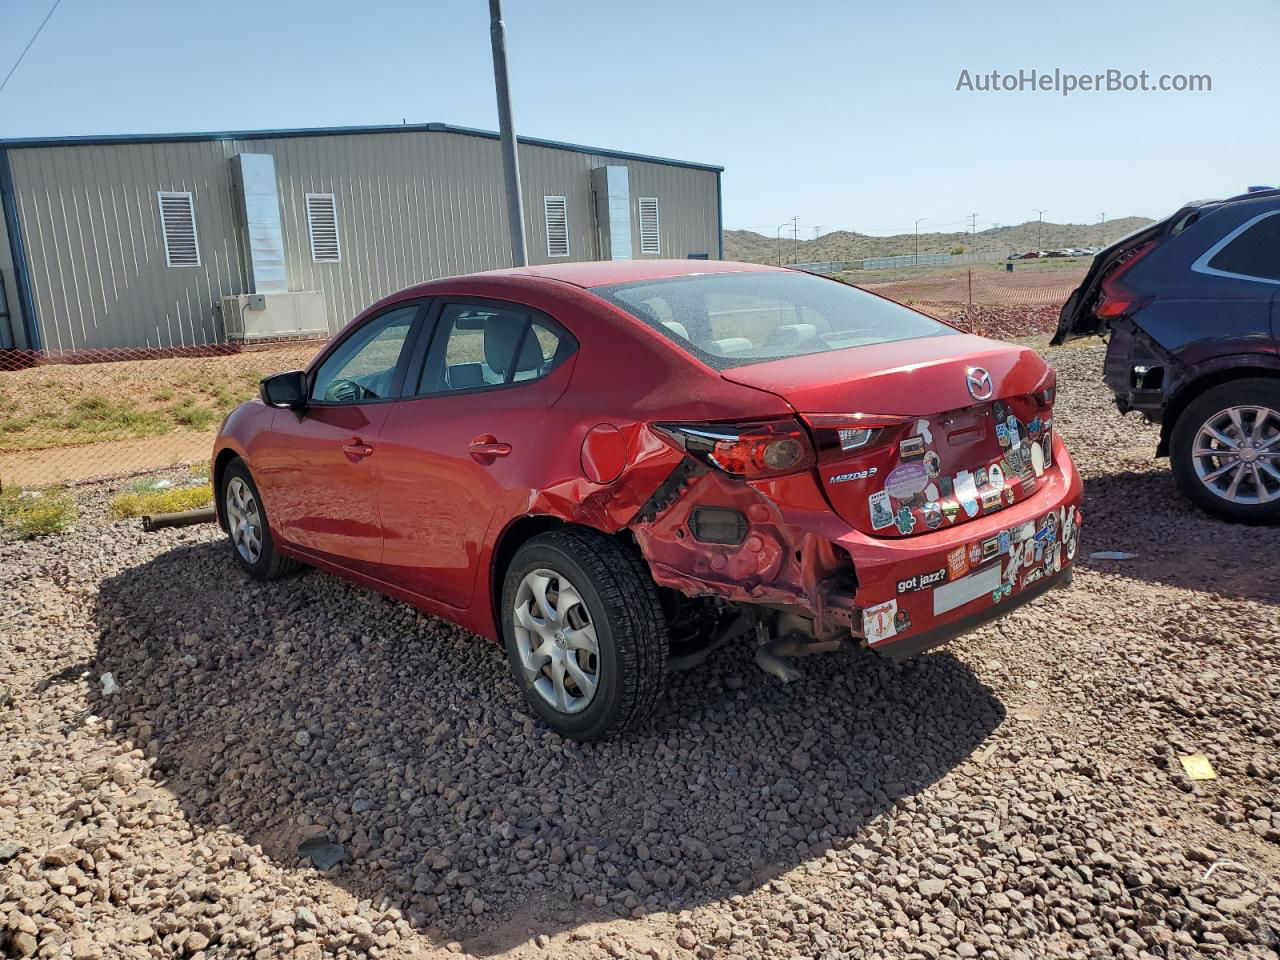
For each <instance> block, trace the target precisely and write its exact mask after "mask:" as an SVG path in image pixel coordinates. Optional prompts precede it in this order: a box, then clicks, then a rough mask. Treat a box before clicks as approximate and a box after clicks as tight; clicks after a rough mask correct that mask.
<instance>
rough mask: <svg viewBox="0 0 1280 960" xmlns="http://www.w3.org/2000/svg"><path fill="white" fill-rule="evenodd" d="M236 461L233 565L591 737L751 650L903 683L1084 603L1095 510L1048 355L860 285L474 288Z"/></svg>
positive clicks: (314, 379)
mask: <svg viewBox="0 0 1280 960" xmlns="http://www.w3.org/2000/svg"><path fill="white" fill-rule="evenodd" d="M261 394H262V395H261V398H260V399H257V400H254V401H252V402H249V403H246V404H243V405H242V406H240V407H239V408H238V409H236V410H235V411H234V412H233V413H232V414H231V416H230V417H229V418H228V419H227V421H226V422H225V423H224V424H223V426H222V429H221V430H220V432H219V436H218V439H217V442H216V445H215V449H214V456H213V479H214V484H215V490H217V491H218V497H217V509H218V518H219V521H220V523H221V524H222V526H223V528H224V529H225V530H226V531H227V533H228V535H229V537H230V539H231V542H232V544H233V546H234V552H235V557H236V559H237V560H238V562H239V563H240V565H241V566H242V567H243V568H244V569H245V570H246V571H248V573H250V574H251V575H253V576H255V577H259V578H264V579H265V578H271V577H276V576H280V575H283V574H285V573H287V572H290V571H292V570H294V569H296V568H297V567H298V566H299V564H309V565H314V566H317V567H321V568H324V569H327V570H330V571H333V572H335V573H338V574H340V575H342V576H344V577H347V578H349V579H351V580H354V581H356V582H358V583H361V584H363V585H366V586H368V587H371V588H373V589H375V590H379V591H382V592H383V593H386V594H389V595H390V596H393V597H396V598H398V599H401V600H404V601H406V602H408V603H410V604H413V605H414V606H416V607H418V608H420V609H422V610H424V611H426V612H428V613H431V614H435V615H437V616H440V617H443V618H446V619H448V620H451V621H453V622H455V623H457V624H460V625H462V626H463V627H466V628H467V629H469V630H471V631H474V632H475V633H478V634H480V635H482V636H485V637H488V638H491V639H494V640H498V641H500V642H501V643H503V644H504V645H505V648H506V652H507V656H508V658H509V660H510V662H511V668H512V673H513V675H514V677H515V680H516V682H517V683H518V684H519V686H520V688H521V690H522V691H523V693H524V695H525V696H526V697H527V698H528V701H529V703H530V705H531V706H532V708H533V710H534V711H535V712H536V713H537V714H538V715H539V716H540V717H541V718H542V719H543V720H544V721H546V722H547V723H548V724H549V725H550V726H552V727H554V728H555V729H556V730H558V731H560V732H561V733H562V734H564V735H565V736H569V737H573V738H576V739H598V738H602V737H606V736H609V735H611V734H614V733H617V732H619V731H621V730H623V729H625V728H627V727H629V726H632V725H634V724H635V723H637V722H638V721H640V720H641V719H642V718H643V717H644V716H645V715H646V713H647V712H648V711H649V710H650V708H651V707H652V706H653V705H654V703H655V702H656V699H657V697H658V695H659V691H660V687H661V684H662V682H663V678H664V676H665V674H666V673H667V671H668V670H670V669H682V668H687V667H689V666H691V665H693V664H696V663H697V662H699V661H700V660H701V659H703V658H705V657H706V656H707V655H708V654H709V653H710V652H711V651H712V650H714V649H715V648H717V647H719V646H721V645H723V644H725V643H729V642H742V643H752V644H754V645H755V657H756V661H757V662H758V663H759V664H760V665H761V666H762V667H764V668H765V669H766V670H768V671H770V672H771V673H773V674H775V675H776V676H778V677H779V678H781V679H782V680H784V681H785V680H790V679H793V678H794V677H795V676H797V675H798V672H797V670H796V668H795V667H794V666H793V665H792V662H791V660H790V658H791V657H792V656H795V655H798V654H803V653H813V652H821V651H831V650H837V649H840V648H841V647H844V646H846V645H850V644H865V645H867V646H870V647H871V648H873V649H875V650H878V651H882V652H883V653H885V654H887V655H889V656H892V657H895V658H902V657H906V656H910V655H912V654H914V653H918V652H920V651H922V650H926V649H928V648H930V647H933V646H936V645H937V644H940V643H943V642H945V641H947V640H949V639H951V638H953V637H955V636H957V635H959V634H960V633H963V632H965V631H967V630H970V629H972V628H974V627H976V626H978V625H980V624H982V623H985V622H987V621H989V620H991V619H993V618H995V617H998V616H1001V615H1002V614H1004V613H1007V612H1008V611H1009V610H1011V609H1013V608H1014V607H1015V606H1017V605H1019V604H1021V603H1024V602H1026V601H1028V600H1031V599H1033V598H1035V597H1036V596H1038V595H1039V594H1041V593H1043V592H1045V591H1047V590H1049V589H1051V588H1053V587H1057V586H1063V585H1066V584H1067V583H1068V582H1069V581H1070V577H1071V566H1070V564H1071V561H1072V559H1073V558H1074V556H1075V553H1076V544H1077V531H1078V528H1079V525H1080V522H1081V516H1080V511H1079V503H1080V494H1081V485H1080V478H1079V476H1078V475H1077V473H1076V471H1075V468H1074V466H1073V465H1072V462H1071V458H1070V456H1069V455H1068V453H1067V451H1066V449H1065V447H1064V446H1063V444H1062V441H1061V439H1060V438H1059V437H1058V435H1057V433H1056V431H1055V430H1054V429H1053V404H1054V394H1055V377H1054V372H1053V370H1052V368H1050V367H1049V366H1048V365H1047V364H1046V363H1045V362H1044V360H1043V359H1042V358H1041V357H1040V356H1039V355H1038V354H1037V353H1036V352H1035V351H1034V350H1030V349H1027V348H1023V347H1018V346H1013V345H1010V344H1005V343H999V342H995V341H991V340H986V339H983V338H981V337H976V336H970V335H966V334H963V333H960V332H959V331H957V330H955V329H954V328H952V327H949V326H947V325H946V324H943V323H940V322H938V321H936V320H933V319H931V318H929V317H926V316H924V315H922V314H919V313H917V312H915V311H913V310H910V309H908V308H907V307H904V306H901V305H899V304H897V303H894V302H892V301H889V300H886V299H884V298H882V297H878V296H875V295H874V294H871V293H868V292H866V291H863V290H859V289H858V288H856V287H852V286H849V285H847V284H844V283H840V282H838V281H834V280H830V279H825V278H821V277H815V276H810V275H808V274H803V273H798V272H794V271H791V270H783V269H775V268H772V267H764V266H757V265H751V264H737V263H719V262H703V261H620V262H606V263H574V264H565V265H559V266H547V267H530V268H522V269H514V270H503V271H497V272H493V273H486V274H477V275H472V276H465V277H454V278H449V279H444V280H437V281H433V282H430V283H424V284H422V285H420V286H416V287H412V288H410V289H408V290H404V291H402V292H400V293H398V294H395V295H394V296H391V297H389V298H387V299H385V300H383V301H381V302H380V303H378V304H376V305H374V306H373V307H371V308H370V309H369V310H367V311H366V312H365V313H363V314H362V315H361V316H359V317H357V318H356V319H355V320H354V321H352V322H351V323H350V324H348V325H347V327H346V328H345V329H343V330H342V331H341V332H340V333H339V334H338V335H337V336H335V337H333V338H332V340H331V341H330V342H329V343H327V344H326V345H325V347H324V349H323V350H322V351H321V352H320V354H319V356H317V357H316V359H315V360H314V361H313V362H312V363H311V365H310V366H309V367H308V368H307V369H306V370H305V371H295V372H292V373H284V374H278V375H276V376H273V377H269V378H267V379H266V380H264V381H263V383H262V390H261Z"/></svg>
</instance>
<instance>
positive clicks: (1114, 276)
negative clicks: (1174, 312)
mask: <svg viewBox="0 0 1280 960" xmlns="http://www.w3.org/2000/svg"><path fill="white" fill-rule="evenodd" d="M1157 243H1158V241H1156V240H1148V241H1147V242H1146V243H1144V244H1141V245H1140V246H1137V247H1134V248H1133V249H1132V250H1130V251H1129V252H1128V253H1127V254H1125V255H1124V257H1123V258H1122V259H1120V260H1118V261H1116V264H1115V266H1113V267H1112V268H1111V272H1110V273H1108V274H1107V275H1106V277H1105V278H1103V281H1102V291H1101V293H1100V294H1099V296H1098V303H1097V305H1096V306H1095V307H1094V308H1093V314H1094V316H1096V317H1102V318H1104V319H1107V320H1110V319H1113V318H1115V317H1118V316H1121V315H1122V314H1126V313H1133V312H1134V311H1135V310H1139V309H1141V308H1142V307H1145V306H1146V305H1147V304H1148V303H1150V302H1151V297H1150V296H1149V295H1148V294H1145V293H1143V292H1142V291H1141V290H1135V289H1134V288H1133V287H1131V286H1129V285H1128V284H1126V283H1125V282H1124V280H1123V278H1124V275H1125V274H1126V273H1128V272H1129V271H1130V270H1131V269H1133V266H1134V264H1136V263H1137V262H1138V261H1139V260H1141V259H1142V258H1143V257H1145V256H1146V255H1147V254H1148V253H1150V252H1151V251H1152V250H1154V249H1155V248H1156V244H1157Z"/></svg>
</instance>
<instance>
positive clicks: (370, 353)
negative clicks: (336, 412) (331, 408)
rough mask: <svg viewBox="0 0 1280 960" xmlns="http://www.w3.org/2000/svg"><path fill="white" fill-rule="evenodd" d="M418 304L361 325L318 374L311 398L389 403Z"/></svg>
mask: <svg viewBox="0 0 1280 960" xmlns="http://www.w3.org/2000/svg"><path fill="white" fill-rule="evenodd" d="M417 313H418V305H417V304H416V303H415V304H412V305H410V306H405V307H396V308H395V309H392V310H388V311H387V312H386V313H383V314H380V315H379V316H376V317H374V318H373V319H372V320H369V321H368V322H366V323H364V324H362V325H361V326H360V327H359V328H357V329H356V330H355V331H354V332H353V333H352V334H351V335H350V336H348V337H347V339H345V340H343V341H342V343H340V344H339V345H338V347H337V348H336V349H335V350H334V351H333V353H331V354H329V356H328V357H327V358H326V359H325V361H324V363H322V364H320V369H319V370H317V371H316V377H315V381H314V382H313V383H312V385H311V399H312V400H315V401H319V402H320V403H365V402H367V401H369V400H386V399H388V398H389V397H391V396H392V391H393V390H394V387H395V374H396V365H397V364H398V363H399V362H400V354H401V353H402V352H403V350H404V345H405V341H406V340H407V339H408V338H409V330H410V329H411V328H412V326H413V318H414V317H415V316H417Z"/></svg>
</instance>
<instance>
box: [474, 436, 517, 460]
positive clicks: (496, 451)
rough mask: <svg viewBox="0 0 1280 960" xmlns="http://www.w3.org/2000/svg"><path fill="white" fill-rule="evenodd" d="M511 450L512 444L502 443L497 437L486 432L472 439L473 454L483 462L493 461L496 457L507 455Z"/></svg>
mask: <svg viewBox="0 0 1280 960" xmlns="http://www.w3.org/2000/svg"><path fill="white" fill-rule="evenodd" d="M510 452H511V444H509V443H502V442H501V441H499V440H498V438H497V437H494V436H491V435H489V434H485V435H484V436H480V437H476V438H475V439H474V440H472V441H471V456H473V457H475V458H476V459H477V460H479V461H480V462H481V463H484V462H486V461H492V460H493V458H494V457H505V456H506V455H507V454H509V453H510Z"/></svg>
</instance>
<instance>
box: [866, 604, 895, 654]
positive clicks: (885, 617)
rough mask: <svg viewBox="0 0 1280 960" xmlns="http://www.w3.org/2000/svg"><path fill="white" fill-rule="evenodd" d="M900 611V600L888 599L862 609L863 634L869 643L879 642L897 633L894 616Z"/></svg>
mask: <svg viewBox="0 0 1280 960" xmlns="http://www.w3.org/2000/svg"><path fill="white" fill-rule="evenodd" d="M897 612H898V601H897V600H888V601H886V602H884V603H878V604H876V605H875V606H874V607H867V609H865V610H863V611H862V635H863V636H864V637H866V638H867V643H879V642H880V641H881V640H888V639H889V638H890V637H892V636H893V635H894V634H896V633H897V632H898V631H897V627H895V626H894V617H895V616H896V615H897Z"/></svg>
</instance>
